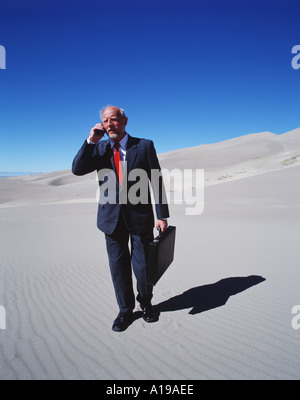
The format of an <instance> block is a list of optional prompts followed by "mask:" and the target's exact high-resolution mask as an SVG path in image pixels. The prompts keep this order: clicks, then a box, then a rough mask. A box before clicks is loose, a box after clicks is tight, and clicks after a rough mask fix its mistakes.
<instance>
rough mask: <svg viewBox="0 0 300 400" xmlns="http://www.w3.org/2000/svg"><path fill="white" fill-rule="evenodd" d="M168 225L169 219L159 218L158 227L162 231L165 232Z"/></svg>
mask: <svg viewBox="0 0 300 400" xmlns="http://www.w3.org/2000/svg"><path fill="white" fill-rule="evenodd" d="M167 227H168V221H165V220H164V219H158V220H157V222H156V229H157V230H159V228H160V229H161V231H162V232H164V231H165V230H166V229H167Z"/></svg>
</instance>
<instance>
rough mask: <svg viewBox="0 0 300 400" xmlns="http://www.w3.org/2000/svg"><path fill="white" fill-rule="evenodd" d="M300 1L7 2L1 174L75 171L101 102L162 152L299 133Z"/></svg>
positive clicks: (0, 30)
mask: <svg viewBox="0 0 300 400" xmlns="http://www.w3.org/2000/svg"><path fill="white" fill-rule="evenodd" d="M299 15H300V2H299V0H251V1H250V0H197V1H196V0H173V1H171V0H151V1H143V0H139V1H138V0H127V1H120V0H116V1H102V0H98V1H96V0H51V1H48V0H45V1H38V0H28V1H26V0H1V3H0V45H2V46H4V47H5V49H6V69H5V70H0V134H1V146H0V171H44V172H48V171H55V170H61V169H68V168H70V167H71V163H72V160H73V157H74V155H75V154H76V152H77V150H78V149H79V147H80V146H81V144H82V143H83V141H84V139H85V138H86V137H87V136H88V133H89V131H90V129H91V127H92V126H93V125H94V124H95V123H97V122H99V109H100V108H102V106H104V105H106V104H113V105H117V106H120V107H123V108H124V109H125V111H126V113H127V115H128V118H129V121H128V132H129V133H131V134H132V135H134V136H138V137H146V138H151V139H153V140H154V142H155V147H156V149H157V151H158V152H159V153H161V152H166V151H169V150H174V149H179V148H183V147H191V146H197V145H200V144H204V143H214V142H219V141H222V140H226V139H229V138H233V137H236V136H241V135H244V134H248V133H255V132H261V131H267V130H268V131H272V132H274V133H277V134H281V133H284V132H287V131H289V130H292V129H295V128H298V127H300V118H299V115H300V113H299V110H300V69H299V70H295V69H293V68H292V66H291V61H292V58H293V55H292V53H291V50H292V47H293V46H295V45H300V24H299Z"/></svg>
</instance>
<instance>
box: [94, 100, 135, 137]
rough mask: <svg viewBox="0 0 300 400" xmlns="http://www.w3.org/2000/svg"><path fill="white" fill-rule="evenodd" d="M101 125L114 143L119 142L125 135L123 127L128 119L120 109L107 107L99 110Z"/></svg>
mask: <svg viewBox="0 0 300 400" xmlns="http://www.w3.org/2000/svg"><path fill="white" fill-rule="evenodd" d="M100 113H101V117H102V124H103V125H104V128H105V130H106V132H107V134H108V136H109V137H110V139H111V140H113V141H114V142H119V141H120V140H122V139H123V137H124V136H125V135H126V132H125V127H126V125H127V121H128V118H127V117H126V115H125V112H124V110H123V109H122V108H118V107H114V106H107V107H105V108H104V109H102V110H101V112H100Z"/></svg>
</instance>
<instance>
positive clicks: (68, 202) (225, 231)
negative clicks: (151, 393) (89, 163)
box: [0, 128, 300, 380]
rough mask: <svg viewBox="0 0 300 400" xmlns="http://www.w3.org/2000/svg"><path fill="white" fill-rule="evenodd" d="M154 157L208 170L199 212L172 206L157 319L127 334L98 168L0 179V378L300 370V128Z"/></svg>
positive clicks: (292, 375)
mask: <svg viewBox="0 0 300 400" xmlns="http://www.w3.org/2000/svg"><path fill="white" fill-rule="evenodd" d="M241 134H242V132H241ZM159 157H160V160H161V165H162V167H163V168H168V169H172V168H182V169H183V168H193V169H196V168H201V169H204V172H205V190H204V198H205V204H204V210H203V213H201V214H200V215H194V216H192V215H186V214H185V208H184V206H183V205H178V204H172V202H171V204H170V211H171V218H170V220H169V223H170V224H171V225H175V226H176V227H177V240H176V249H175V259H174V262H173V264H172V265H171V267H170V268H169V269H168V271H167V272H166V273H165V275H164V276H163V277H162V278H161V280H160V281H159V282H158V283H157V285H156V287H155V289H154V298H153V304H154V305H155V306H156V308H157V309H158V310H159V311H160V318H159V321H158V322H156V323H153V324H147V323H146V322H144V321H143V319H142V318H141V315H140V312H139V309H138V307H137V308H136V314H135V315H136V320H135V321H134V322H133V323H132V325H130V326H129V328H128V329H127V330H126V331H125V332H122V333H116V332H113V331H112V330H111V326H112V322H113V320H114V318H115V317H116V315H117V313H118V308H117V304H116V300H115V296H114V292H113V287H112V283H111V278H110V273H109V267H108V263H107V255H106V250H105V239H104V236H103V234H102V233H101V232H100V231H99V230H98V229H97V227H96V210H97V203H96V190H97V183H96V179H95V174H94V173H93V174H89V175H87V176H84V177H76V176H73V175H72V174H71V172H70V170H65V171H58V172H53V173H45V174H40V175H30V176H23V177H12V178H2V179H0V187H1V192H0V203H1V205H0V222H1V267H0V305H2V306H3V307H5V310H6V329H1V330H0V379H11V380H16V379H28V380H31V379H47V380H48V379H49V380H50V379H51V380H53V379H101V380H103V379H118V380H119V379H132V380H138V379H145V380H151V379H167V380H175V379H176V380H177V379H183V380H190V379H196V380H201V379H299V378H300V329H299V330H298V329H295V326H294V327H293V326H292V320H293V318H294V317H295V315H294V314H292V308H293V307H294V306H295V305H299V304H300V290H299V287H300V246H299V238H300V128H299V129H296V130H294V131H291V132H287V133H285V134H282V135H276V134H273V133H270V132H262V133H254V134H251V135H246V136H241V137H238V138H235V139H231V140H227V141H224V142H221V143H215V144H209V145H201V146H196V147H193V148H189V149H182V150H177V151H172V152H169V153H164V154H160V155H159ZM172 190H176V188H173V189H172Z"/></svg>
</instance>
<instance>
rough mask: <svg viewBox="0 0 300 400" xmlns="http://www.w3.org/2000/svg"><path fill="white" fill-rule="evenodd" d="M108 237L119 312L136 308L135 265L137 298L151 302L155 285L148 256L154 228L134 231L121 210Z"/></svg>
mask: <svg viewBox="0 0 300 400" xmlns="http://www.w3.org/2000/svg"><path fill="white" fill-rule="evenodd" d="M105 239H106V248H107V254H108V259H109V266H110V271H111V276H112V282H113V285H114V289H115V294H116V298H117V302H118V305H119V309H120V312H121V313H126V312H129V311H133V309H134V307H135V298H134V291H133V281H132V269H133V272H134V275H135V277H136V280H137V292H138V295H137V300H138V301H139V302H140V303H141V305H147V304H149V303H150V301H151V298H152V291H153V286H152V285H148V284H147V258H148V251H149V242H151V241H152V240H153V228H152V227H151V229H150V228H148V229H146V230H145V233H143V235H134V234H131V233H130V232H129V231H128V228H127V226H126V224H125V221H124V218H123V215H122V212H120V217H119V220H118V223H117V226H116V229H115V230H114V232H113V233H112V234H110V235H108V234H105ZM129 244H130V246H129Z"/></svg>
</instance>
